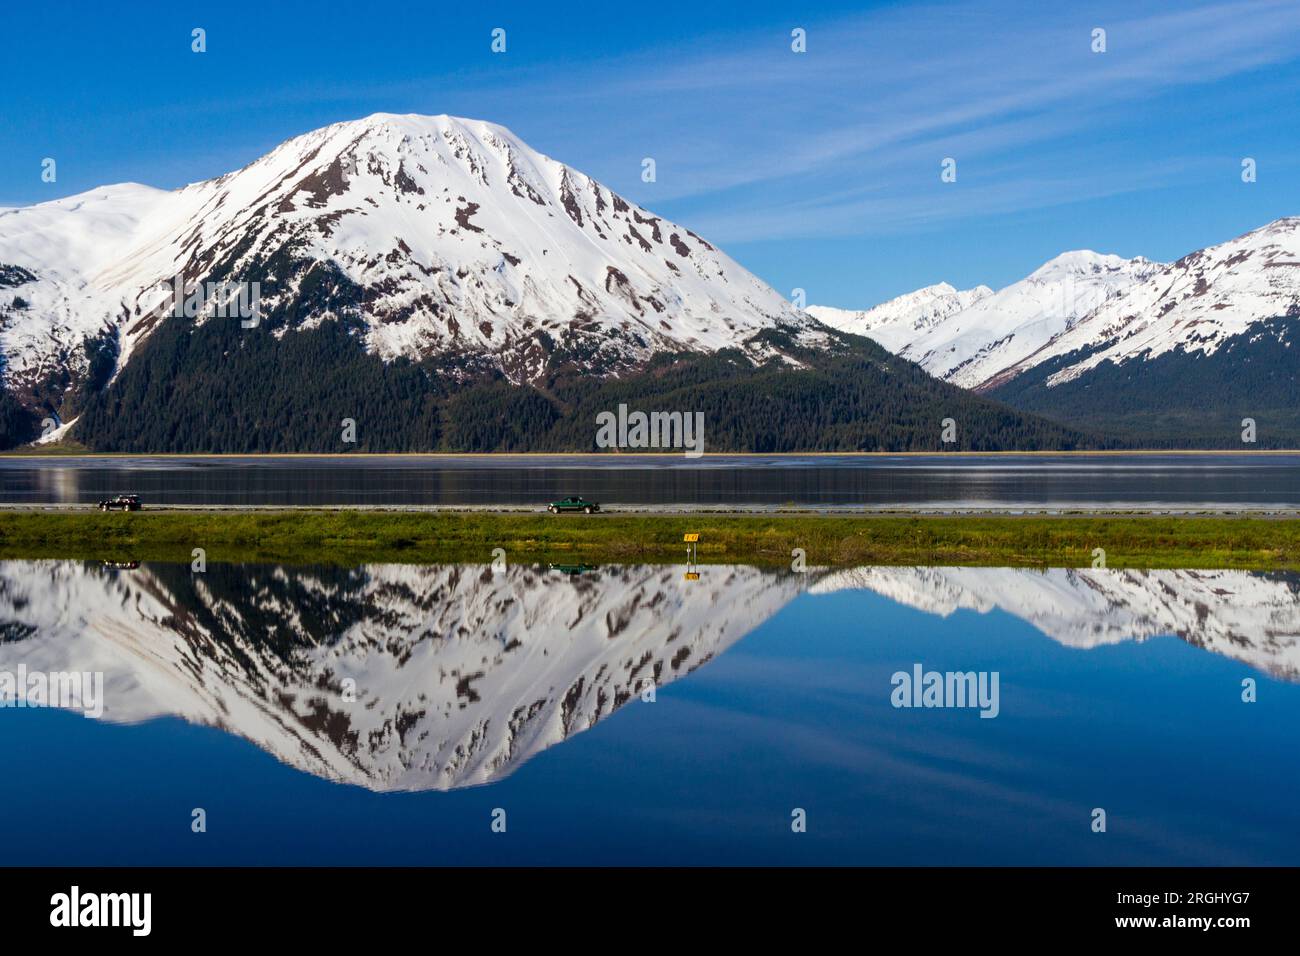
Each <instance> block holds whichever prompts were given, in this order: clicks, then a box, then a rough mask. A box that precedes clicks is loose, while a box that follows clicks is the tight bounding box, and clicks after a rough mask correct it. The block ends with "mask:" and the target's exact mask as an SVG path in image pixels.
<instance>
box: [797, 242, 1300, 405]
mask: <svg viewBox="0 0 1300 956" xmlns="http://www.w3.org/2000/svg"><path fill="white" fill-rule="evenodd" d="M984 288H985V287H983V286H980V287H977V288H976V289H973V290H970V291H969V292H965V293H961V292H956V291H955V290H953V288H952V287H951V286H949V285H947V284H946V283H943V284H940V285H938V286H929V287H927V288H924V289H920V290H918V291H917V292H913V293H910V294H908V295H904V296H900V297H899V298H897V299H893V300H891V301H889V302H886V303H884V304H883V305H879V306H876V307H875V308H873V309H868V310H867V311H865V312H846V311H844V310H839V309H827V308H823V307H820V306H811V307H810V308H809V310H808V311H809V312H810V313H811V314H813V315H815V316H816V317H817V318H819V319H821V321H823V322H824V323H826V324H827V325H830V326H832V327H835V328H839V329H843V330H844V331H850V332H856V333H858V334H861V335H867V336H869V337H871V338H873V339H875V340H876V341H877V342H879V343H880V344H881V345H883V346H884V347H885V348H887V349H889V350H890V351H892V352H895V353H897V354H899V355H902V356H904V357H905V358H909V359H911V360H913V361H915V362H917V363H919V364H920V365H922V366H923V367H924V368H925V369H926V370H927V371H929V372H930V373H931V374H933V375H936V376H938V377H939V378H942V379H944V380H946V381H949V382H952V383H953V384H956V385H960V386H962V387H963V388H969V389H975V390H978V391H990V390H993V389H997V388H1000V387H1003V386H1006V385H1007V384H1008V383H1010V382H1012V381H1014V380H1016V379H1017V378H1019V377H1020V376H1023V375H1025V374H1026V373H1028V372H1031V371H1033V370H1035V369H1039V368H1043V369H1048V368H1049V367H1050V371H1048V372H1047V374H1046V376H1045V381H1044V383H1043V384H1044V385H1045V387H1047V388H1052V387H1054V386H1057V385H1060V384H1062V383H1065V382H1071V381H1074V380H1076V379H1079V378H1081V377H1084V376H1086V375H1087V374H1088V373H1089V372H1091V371H1093V370H1094V369H1097V368H1098V367H1099V366H1101V365H1102V364H1103V363H1107V362H1109V363H1111V364H1112V365H1116V366H1122V365H1125V364H1126V363H1129V362H1132V361H1135V360H1140V361H1148V360H1151V359H1155V358H1159V357H1161V356H1168V355H1171V354H1175V353H1176V354H1179V355H1185V356H1197V355H1201V356H1211V355H1214V354H1215V352H1216V351H1218V350H1219V349H1220V348H1222V347H1223V346H1224V344H1225V343H1228V342H1230V341H1232V340H1234V339H1236V338H1237V337H1239V336H1242V335H1244V334H1245V333H1247V332H1252V333H1253V332H1257V331H1258V332H1261V333H1262V334H1265V335H1267V336H1268V337H1269V338H1271V339H1274V340H1276V341H1278V343H1279V345H1280V346H1281V347H1284V348H1285V347H1286V343H1287V341H1288V339H1287V336H1286V335H1285V334H1284V333H1283V332H1280V331H1279V330H1277V329H1273V330H1268V331H1264V330H1262V329H1261V328H1260V323H1264V322H1268V321H1270V320H1274V319H1278V318H1283V317H1291V318H1296V317H1300V218H1297V217H1291V218H1285V219H1279V220H1277V221H1276V222H1272V223H1269V224H1268V225H1266V226H1264V227H1262V228H1260V229H1256V230H1254V231H1252V232H1249V233H1247V234H1246V235H1244V236H1240V237H1238V238H1236V239H1233V240H1231V241H1229V242H1225V243H1222V244H1221V245H1217V246H1211V247H1209V248H1207V249H1202V250H1200V251H1198V252H1193V253H1191V254H1189V255H1187V256H1184V257H1183V258H1181V259H1179V260H1178V261H1177V262H1174V263H1170V264H1164V263H1158V262H1153V261H1151V260H1148V259H1144V258H1141V257H1138V258H1135V259H1123V258H1121V257H1119V256H1113V255H1101V254H1098V253H1095V252H1090V251H1079V252H1067V253H1064V254H1063V255H1060V256H1057V257H1056V258H1055V259H1052V260H1051V261H1050V262H1048V263H1046V264H1044V265H1043V266H1042V267H1040V268H1039V269H1037V270H1036V271H1034V272H1033V273H1032V274H1030V275H1029V276H1027V277H1026V278H1024V279H1022V280H1020V281H1019V282H1015V283H1013V284H1011V285H1009V286H1007V287H1006V288H1004V289H1000V290H998V291H997V292H994V293H987V292H985V291H984ZM961 296H968V297H970V299H971V301H969V302H968V303H963V302H961V300H960V297H961ZM999 394H1000V396H1001V397H1004V398H1005V399H1006V400H1008V401H1011V403H1012V404H1020V403H1019V402H1018V401H1017V400H1016V399H1015V398H1012V397H1010V396H1007V395H1001V393H999ZM1022 407H1026V408H1029V409H1031V410H1040V411H1041V410H1044V409H1042V408H1040V407H1039V406H1037V405H1035V404H1032V403H1031V404H1028V405H1023V406H1022Z"/></svg>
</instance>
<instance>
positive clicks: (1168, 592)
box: [812, 568, 1300, 681]
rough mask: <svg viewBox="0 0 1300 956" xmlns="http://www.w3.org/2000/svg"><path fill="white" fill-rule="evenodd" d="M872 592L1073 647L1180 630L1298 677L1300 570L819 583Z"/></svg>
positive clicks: (933, 575)
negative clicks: (1004, 621)
mask: <svg viewBox="0 0 1300 956" xmlns="http://www.w3.org/2000/svg"><path fill="white" fill-rule="evenodd" d="M843 589H867V590H871V591H875V592H877V593H879V594H882V595H884V596H885V597H888V598H890V599H891V600H894V601H897V602H898V603H900V604H906V605H908V606H910V607H914V608H917V609H918V610H922V611H927V612H929V613H931V614H939V615H942V616H944V617H947V616H948V615H950V614H952V613H953V612H954V611H957V610H961V609H967V610H973V611H978V612H980V613H987V612H988V611H992V610H994V609H997V610H1001V611H1005V612H1007V613H1008V614H1013V615H1015V616H1016V617H1019V618H1023V619H1024V620H1026V621H1028V622H1029V623H1030V624H1032V625H1033V626H1034V627H1036V628H1037V629H1038V630H1040V631H1042V632H1043V633H1044V634H1046V635H1047V636H1048V637H1050V638H1052V639H1053V640H1055V641H1058V642H1060V643H1061V644H1067V645H1069V646H1071V647H1084V648H1087V647H1097V646H1099V645H1102V644H1114V643H1117V642H1119V641H1128V640H1142V639H1143V638H1147V637H1155V636H1158V635H1173V636H1176V637H1180V638H1182V639H1183V640H1184V641H1186V642H1187V643H1189V644H1191V645H1193V646H1195V647H1200V648H1204V649H1205V650H1208V651H1212V652H1214V653H1215V654H1222V655H1224V656H1225V657H1232V658H1235V659H1237V660H1239V661H1241V662H1243V663H1245V664H1249V665H1250V666H1251V667H1254V668H1256V669H1258V670H1260V671H1263V672H1265V673H1267V674H1271V675H1273V676H1274V677H1278V678H1281V679H1283V680H1289V681H1298V680H1300V575H1297V574H1294V573H1256V572H1249V571H1168V570H1164V571H1121V570H1109V569H1105V568H1089V569H1068V568H1053V569H1050V570H1046V571H1035V570H1028V569H1024V568H852V569H850V570H846V571H836V572H831V573H829V574H827V575H825V576H823V577H822V578H821V579H820V580H818V581H817V582H816V583H815V584H814V585H813V586H812V590H813V591H814V592H822V593H825V592H829V591H838V590H843Z"/></svg>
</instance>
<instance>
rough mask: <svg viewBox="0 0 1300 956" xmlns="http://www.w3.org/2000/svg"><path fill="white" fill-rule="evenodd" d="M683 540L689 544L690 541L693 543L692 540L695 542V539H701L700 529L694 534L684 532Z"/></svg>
mask: <svg viewBox="0 0 1300 956" xmlns="http://www.w3.org/2000/svg"><path fill="white" fill-rule="evenodd" d="M682 540H683V541H685V542H687V543H688V544H689V543H692V542H695V541H699V540H700V533H699V532H698V531H696V532H695V533H693V534H684V535H682Z"/></svg>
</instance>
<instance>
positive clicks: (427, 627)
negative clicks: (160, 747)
mask: <svg viewBox="0 0 1300 956" xmlns="http://www.w3.org/2000/svg"><path fill="white" fill-rule="evenodd" d="M799 587H800V582H799V581H798V580H797V579H794V578H793V577H789V576H787V577H785V578H778V577H774V576H772V575H770V574H764V573H762V572H760V571H758V570H755V569H752V568H744V567H711V568H708V569H706V570H705V572H704V573H703V575H702V576H701V579H700V580H699V581H691V582H686V581H684V580H683V579H682V572H681V570H680V569H679V568H672V567H622V568H602V569H599V570H596V571H594V572H588V573H586V574H583V575H578V576H569V575H566V574H561V573H559V572H547V571H543V570H541V569H537V568H530V567H513V568H510V569H509V570H507V571H505V572H503V573H501V574H493V573H492V571H491V569H490V568H488V567H485V566H429V567H416V566H409V565H376V566H367V567H364V568H355V569H339V568H286V567H278V566H230V565H224V566H223V565H210V566H209V568H208V570H207V572H206V573H203V574H191V572H190V569H189V567H188V566H187V565H179V566H172V565H146V566H145V567H143V568H141V569H139V570H136V571H115V570H112V569H107V568H104V567H102V566H100V565H92V564H82V563H75V562H62V561H37V562H3V563H0V669H14V668H16V667H17V665H18V664H19V663H26V665H27V667H28V669H29V670H53V671H59V670H81V671H87V670H89V671H103V672H104V674H105V694H104V696H105V708H104V717H105V719H107V720H111V721H115V722H133V721H140V720H147V719H149V718H152V717H158V716H164V715H178V716H181V717H184V718H185V719H187V720H190V721H194V722H196V723H202V724H209V725H212V726H216V727H220V728H222V729H225V730H227V731H229V732H231V733H236V734H239V735H241V736H243V737H246V738H248V739H249V740H252V741H253V742H255V743H256V744H257V745H258V746H260V747H262V748H263V749H265V750H267V751H269V752H270V753H272V754H274V755H276V756H277V757H278V758H279V759H281V760H283V761H285V762H286V763H289V764H292V765H293V766H295V767H299V768H301V769H303V770H306V771H308V772H310V773H313V774H317V775H319V776H322V777H326V778H329V779H332V780H339V781H346V782H350V783H355V784H359V785H361V786H365V787H369V788H372V789H378V790H424V789H450V788H454V787H461V786H467V785H472V784H477V783H484V782H487V781H490V780H494V779H497V778H500V777H502V776H505V775H506V774H508V773H509V772H510V771H511V770H513V769H514V768H516V767H517V766H519V765H520V764H521V763H523V762H524V761H526V760H527V759H528V758H529V757H531V756H532V755H534V754H536V753H538V752H539V751H541V750H543V749H545V748H546V747H549V746H550V745H552V744H554V743H557V742H559V741H561V740H564V739H565V738H567V737H568V736H570V735H571V734H574V733H577V732H578V731H581V730H585V729H586V728H588V727H591V726H592V725H594V724H595V723H596V722H597V721H599V720H601V719H602V718H603V717H606V716H608V715H609V714H610V713H612V712H613V711H614V710H616V709H617V708H619V707H620V706H622V705H623V704H624V703H626V702H627V701H628V700H629V699H631V698H632V697H633V696H634V695H637V694H639V693H641V691H642V690H644V689H645V688H646V687H647V686H648V685H647V682H648V681H651V680H653V681H654V682H655V683H656V684H657V685H658V686H662V685H664V684H667V683H669V682H671V681H672V680H674V679H676V678H677V677H680V676H681V675H683V674H685V673H688V672H689V671H691V670H692V669H694V668H696V667H698V666H699V665H700V664H702V663H704V662H705V661H707V660H709V659H710V658H712V657H713V656H714V655H716V654H718V653H719V652H720V651H722V650H725V649H726V648H727V647H729V646H730V645H731V644H732V643H733V642H734V641H735V640H737V639H738V638H739V637H741V636H742V635H744V634H745V633H746V632H747V631H749V630H751V629H752V628H753V627H754V626H756V625H757V624H758V623H760V622H762V621H763V620H765V619H767V618H768V617H770V616H771V615H772V614H774V613H775V612H776V611H777V610H778V609H779V608H780V607H782V606H783V605H784V604H786V603H787V602H788V601H789V600H790V599H791V598H792V597H793V596H794V595H795V594H796V593H797V592H798V590H799ZM353 687H354V688H355V701H354V702H352V701H349V700H348V699H347V697H348V696H349V690H350V689H351V688H353Z"/></svg>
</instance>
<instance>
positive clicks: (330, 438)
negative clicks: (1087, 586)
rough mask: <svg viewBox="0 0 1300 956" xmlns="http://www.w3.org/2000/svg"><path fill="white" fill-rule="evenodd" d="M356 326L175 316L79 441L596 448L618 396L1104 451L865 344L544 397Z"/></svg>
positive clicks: (174, 446)
mask: <svg viewBox="0 0 1300 956" xmlns="http://www.w3.org/2000/svg"><path fill="white" fill-rule="evenodd" d="M361 333H362V327H361V326H360V325H359V324H358V323H355V322H353V321H350V320H348V319H346V318H345V319H341V320H337V321H335V320H330V321H325V322H323V323H321V324H320V325H318V326H317V327H315V328H311V329H305V330H304V329H298V330H296V331H293V332H290V333H287V334H284V335H282V336H279V337H277V336H274V335H270V334H267V330H266V329H265V328H262V329H251V330H248V329H242V328H241V327H240V325H239V323H238V322H236V321H219V320H215V321H208V322H206V323H204V324H203V325H201V326H197V327H196V326H194V325H192V324H191V323H190V322H188V321H185V320H180V319H168V320H167V321H165V322H164V323H163V325H161V326H160V327H159V328H158V329H157V330H156V331H155V332H154V333H153V334H152V335H151V336H150V337H149V338H148V339H147V340H146V341H145V342H144V343H143V344H142V346H141V347H140V348H139V349H138V350H137V351H136V352H135V353H134V354H133V355H132V357H131V360H130V362H129V363H128V364H127V366H126V367H125V368H124V369H123V370H122V371H121V373H120V374H119V375H118V377H117V378H116V379H115V380H114V381H113V383H112V385H111V386H109V387H108V388H106V389H101V390H99V391H97V392H95V393H94V394H92V395H89V396H88V397H87V398H86V399H85V400H84V401H83V404H84V408H83V410H82V416H81V419H80V421H79V422H78V423H77V426H76V428H75V430H74V431H75V437H76V438H77V440H79V441H81V442H83V443H84V444H86V445H87V446H88V447H90V448H92V449H94V450H97V451H119V452H141V453H143V452H229V453H238V452H290V451H295V452H347V451H361V452H417V451H447V452H483V451H592V450H596V446H595V434H596V425H595V420H596V415H597V414H598V413H599V412H601V411H606V410H614V409H615V408H617V406H618V405H619V404H620V403H624V404H626V405H628V406H629V408H630V409H640V410H643V411H647V412H649V411H681V412H697V411H698V412H702V413H703V414H704V423H705V425H704V436H705V443H706V450H708V451H748V452H792V451H919V450H933V451H939V450H957V449H964V450H1007V449H1014V450H1039V449H1073V448H1081V447H1097V446H1098V445H1099V444H1100V441H1099V440H1098V439H1095V438H1090V437H1088V436H1086V435H1084V434H1082V433H1080V432H1078V431H1075V430H1072V429H1069V428H1066V427H1062V426H1060V425H1056V424H1053V423H1051V422H1048V421H1046V420H1044V419H1042V418H1038V417H1036V416H1033V415H1026V414H1023V413H1020V412H1016V411H1014V410H1012V409H1010V408H1008V407H1007V406H1005V405H1001V404H999V403H997V402H993V401H990V400H988V399H985V398H981V397H979V396H975V395H972V394H970V393H968V392H965V391H963V390H961V389H958V388H955V387H953V386H950V385H947V384H945V383H943V382H940V381H938V380H936V379H933V378H931V377H930V376H929V375H927V374H926V373H925V372H924V371H923V370H921V369H920V368H919V367H917V366H915V365H913V364H911V363H909V362H906V361H903V360H901V359H898V358H897V357H895V356H892V355H890V354H889V353H888V352H885V351H884V350H883V349H881V348H880V347H879V346H877V345H875V344H874V343H872V342H870V341H868V340H866V339H860V338H857V337H853V336H844V337H843V339H842V341H841V343H840V346H841V347H840V348H839V349H837V350H834V351H832V352H827V351H820V350H819V351H813V350H805V349H800V348H798V347H797V346H796V345H795V344H794V343H793V342H790V341H788V340H785V339H783V338H782V337H781V336H780V335H777V334H774V335H773V337H772V344H773V345H774V346H777V347H779V348H781V349H782V350H783V351H784V352H785V353H786V354H787V355H789V356H790V357H791V358H792V359H793V360H794V361H795V362H797V363H799V364H798V365H797V366H795V365H792V364H791V363H790V362H789V361H785V360H780V359H774V360H773V361H771V362H769V363H768V364H765V365H761V366H757V367H755V366H754V365H753V364H752V363H751V362H750V361H748V360H747V359H746V358H745V357H744V356H743V355H742V354H740V353H738V352H722V353H717V354H713V355H698V354H685V355H675V356H660V357H658V358H657V359H656V360H655V361H654V362H652V363H651V364H650V366H649V367H648V368H647V369H645V370H644V371H642V372H640V373H638V374H636V375H632V376H627V377H624V378H621V379H601V378H597V377H595V376H592V375H588V374H579V373H575V372H572V371H570V372H562V373H557V374H556V375H554V376H552V377H551V378H550V379H548V380H547V381H544V382H542V383H539V385H538V386H537V387H533V386H517V385H514V384H511V383H509V382H506V381H504V380H502V379H501V378H499V377H492V376H486V377H485V376H479V377H478V378H477V379H475V380H473V381H470V382H465V381H462V380H460V379H459V378H458V377H456V376H453V375H451V374H448V372H447V366H446V365H444V364H442V363H439V362H437V361H426V362H413V361H409V360H406V359H399V360H397V361H393V362H389V363H385V362H383V361H382V360H380V359H379V358H378V357H377V356H375V355H373V354H367V352H366V351H365V349H364V348H363V346H362V339H361ZM107 350H108V348H107V347H105V351H106V352H107ZM0 411H2V409H0ZM946 418H951V419H953V420H954V425H953V429H954V432H955V435H954V437H955V441H954V442H952V443H944V442H943V441H942V440H941V439H942V434H941V433H942V428H943V425H942V423H943V420H944V419H946ZM349 421H350V422H352V423H355V428H354V430H353V433H352V434H349V433H348V426H347V424H346V423H347V422H349ZM349 437H352V438H354V439H355V440H354V441H347V440H346V439H348V438H349Z"/></svg>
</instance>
